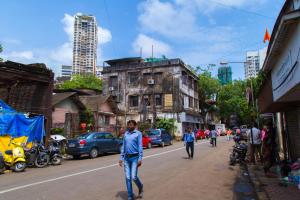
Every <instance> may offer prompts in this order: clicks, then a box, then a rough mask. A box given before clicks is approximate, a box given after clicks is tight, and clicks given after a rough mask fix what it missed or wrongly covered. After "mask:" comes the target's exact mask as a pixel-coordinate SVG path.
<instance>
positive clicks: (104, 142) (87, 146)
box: [66, 132, 122, 159]
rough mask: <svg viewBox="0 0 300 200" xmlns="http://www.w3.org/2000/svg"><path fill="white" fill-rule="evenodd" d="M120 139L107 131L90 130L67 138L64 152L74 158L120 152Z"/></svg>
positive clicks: (94, 156)
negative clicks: (73, 137) (72, 137)
mask: <svg viewBox="0 0 300 200" xmlns="http://www.w3.org/2000/svg"><path fill="white" fill-rule="evenodd" d="M121 146H122V140H120V139H118V138H116V137H114V136H113V135H112V134H111V133H107V132H91V133H86V134H82V135H80V136H78V137H77V138H75V139H69V140H67V148H66V152H67V154H69V155H72V156H73V157H74V158H75V159H76V158H79V157H80V156H81V155H89V156H90V158H96V157H97V156H98V155H99V154H103V153H120V151H121Z"/></svg>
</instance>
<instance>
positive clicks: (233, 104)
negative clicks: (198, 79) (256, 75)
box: [217, 80, 256, 124]
mask: <svg viewBox="0 0 300 200" xmlns="http://www.w3.org/2000/svg"><path fill="white" fill-rule="evenodd" d="M247 86H248V85H247V81H241V80H239V81H234V82H233V83H232V84H227V85H224V86H223V87H222V88H221V89H220V92H219V94H218V98H217V105H218V106H219V108H220V115H221V117H222V118H223V119H225V120H226V122H227V123H228V122H229V119H230V116H231V115H233V114H236V115H237V116H238V119H239V123H240V124H249V123H250V122H251V120H253V119H254V118H255V116H256V112H255V109H254V108H253V107H251V106H249V105H248V102H247V99H246V87H247Z"/></svg>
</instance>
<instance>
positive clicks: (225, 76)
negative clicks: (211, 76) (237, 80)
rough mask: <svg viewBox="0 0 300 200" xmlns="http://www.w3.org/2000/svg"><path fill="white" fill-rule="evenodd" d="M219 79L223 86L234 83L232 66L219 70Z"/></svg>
mask: <svg viewBox="0 0 300 200" xmlns="http://www.w3.org/2000/svg"><path fill="white" fill-rule="evenodd" d="M218 79H219V82H220V84H221V85H226V84H228V83H231V82H232V70H231V67H230V66H222V67H219V69H218Z"/></svg>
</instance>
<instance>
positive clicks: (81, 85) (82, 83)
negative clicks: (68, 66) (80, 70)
mask: <svg viewBox="0 0 300 200" xmlns="http://www.w3.org/2000/svg"><path fill="white" fill-rule="evenodd" d="M58 88H59V89H95V90H102V80H101V79H99V78H97V77H96V76H95V75H74V76H72V79H71V80H69V81H65V82H64V83H62V84H60V85H58Z"/></svg>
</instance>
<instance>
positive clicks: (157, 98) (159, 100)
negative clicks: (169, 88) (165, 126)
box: [155, 94, 162, 106]
mask: <svg viewBox="0 0 300 200" xmlns="http://www.w3.org/2000/svg"><path fill="white" fill-rule="evenodd" d="M155 105H156V106H162V95H161V94H156V95H155Z"/></svg>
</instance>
